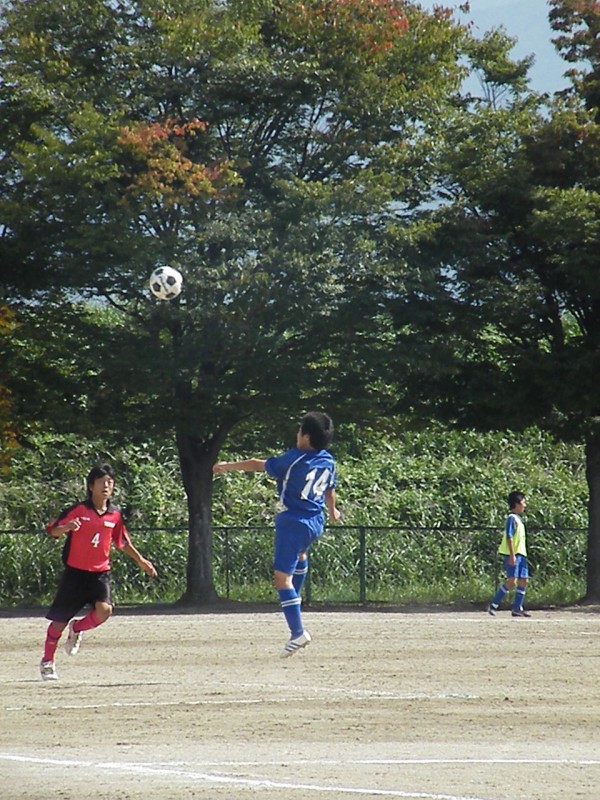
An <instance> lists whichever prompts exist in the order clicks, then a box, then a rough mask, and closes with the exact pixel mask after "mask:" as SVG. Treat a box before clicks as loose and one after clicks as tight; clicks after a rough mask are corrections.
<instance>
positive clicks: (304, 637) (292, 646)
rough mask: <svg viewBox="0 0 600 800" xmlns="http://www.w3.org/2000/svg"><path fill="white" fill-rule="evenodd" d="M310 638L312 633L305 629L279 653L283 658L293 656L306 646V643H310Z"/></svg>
mask: <svg viewBox="0 0 600 800" xmlns="http://www.w3.org/2000/svg"><path fill="white" fill-rule="evenodd" d="M310 640H311V635H310V633H309V632H308V631H303V632H302V633H301V634H300V636H296V638H295V639H290V640H289V642H288V643H287V644H286V646H285V647H284V648H283V650H282V651H281V653H280V654H279V655H280V656H281V658H289V657H290V656H293V655H294V653H296V652H298V650H301V649H302V648H303V647H306V645H307V644H309V643H310Z"/></svg>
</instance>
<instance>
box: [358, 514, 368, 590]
mask: <svg viewBox="0 0 600 800" xmlns="http://www.w3.org/2000/svg"><path fill="white" fill-rule="evenodd" d="M358 536H359V555H358V579H359V586H360V589H359V593H360V595H359V601H360V603H362V604H364V603H366V602H367V575H366V572H367V535H366V531H365V526H364V525H361V526H360V528H359V529H358Z"/></svg>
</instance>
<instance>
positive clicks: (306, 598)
mask: <svg viewBox="0 0 600 800" xmlns="http://www.w3.org/2000/svg"><path fill="white" fill-rule="evenodd" d="M310 561H311V559H310V553H309V555H308V565H307V569H306V580H305V581H304V605H305V606H309V605H310Z"/></svg>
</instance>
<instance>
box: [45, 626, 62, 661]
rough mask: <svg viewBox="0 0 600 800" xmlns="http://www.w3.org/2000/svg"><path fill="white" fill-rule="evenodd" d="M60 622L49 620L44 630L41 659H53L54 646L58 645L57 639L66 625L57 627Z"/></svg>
mask: <svg viewBox="0 0 600 800" xmlns="http://www.w3.org/2000/svg"><path fill="white" fill-rule="evenodd" d="M60 624H61V623H57V622H51V623H50V625H48V630H47V631H46V641H45V642H44V657H43V659H42V660H43V661H54V654H55V653H56V648H57V647H58V640H59V639H60V637H61V635H62V632H63V631H64V629H65V627H66V625H63V626H62V627H58V626H59V625H60Z"/></svg>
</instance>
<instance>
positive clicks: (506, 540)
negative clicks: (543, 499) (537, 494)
mask: <svg viewBox="0 0 600 800" xmlns="http://www.w3.org/2000/svg"><path fill="white" fill-rule="evenodd" d="M526 505H527V503H526V501H525V495H524V494H523V492H511V493H510V494H509V495H508V507H509V509H510V513H509V515H508V517H507V518H506V525H505V528H504V536H503V537H502V541H501V542H500V546H499V547H498V553H500V555H501V556H502V557H503V559H504V569H505V570H506V580H505V581H504V583H503V584H502V585H501V586H500V588H499V589H498V591H497V592H496V594H495V595H494V596H493V598H492V600H491V602H490V603H489V604H488V607H487V611H488V614H491V616H492V617H495V616H496V612H497V611H498V608H499V606H500V603H501V602H502V600H504V598H505V597H506V595H507V594H508V593H509V592H510V590H511V589H512V588H513V586H514V585H515V583H516V584H517V590H516V592H515V599H514V602H513V606H512V615H513V617H530V616H531V614H530V613H529V612H528V611H525V610H524V608H523V603H524V600H525V592H526V591H527V581H528V579H529V566H528V564H527V542H526V536H525V524H524V522H523V520H522V519H521V514H522V513H523V511H525V507H526Z"/></svg>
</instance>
